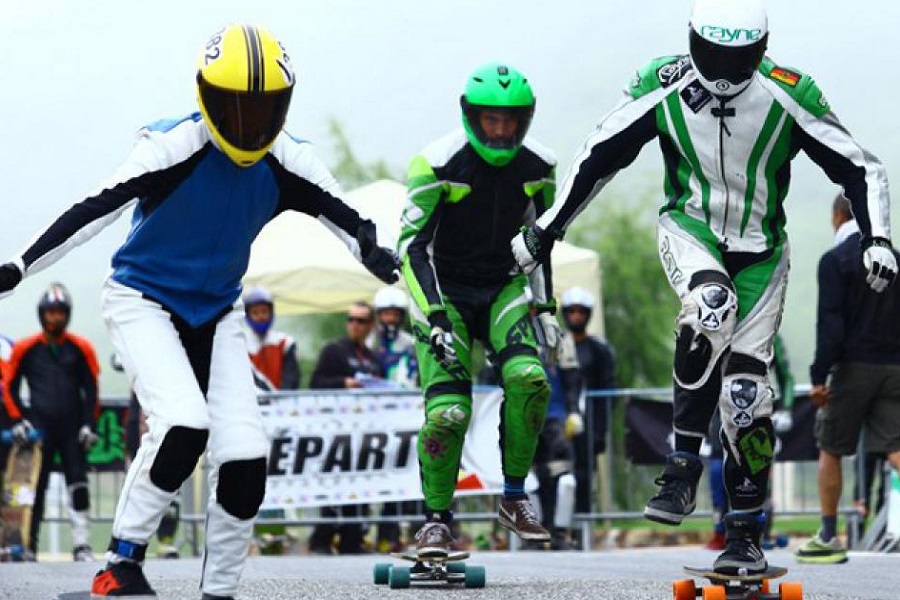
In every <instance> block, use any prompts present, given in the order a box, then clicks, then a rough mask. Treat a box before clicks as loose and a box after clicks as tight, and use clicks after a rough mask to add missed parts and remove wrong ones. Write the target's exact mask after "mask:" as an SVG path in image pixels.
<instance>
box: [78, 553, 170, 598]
mask: <svg viewBox="0 0 900 600" xmlns="http://www.w3.org/2000/svg"><path fill="white" fill-rule="evenodd" d="M103 598H133V599H135V600H151V599H155V598H156V592H154V591H153V588H151V587H150V583H149V582H148V581H147V578H146V577H144V570H143V569H142V568H141V565H139V564H137V563H136V562H131V561H126V560H123V561H121V562H118V563H115V564H113V563H108V564H107V565H106V568H105V569H102V570H100V571H97V574H96V575H95V576H94V583H93V584H92V585H91V600H102V599H103Z"/></svg>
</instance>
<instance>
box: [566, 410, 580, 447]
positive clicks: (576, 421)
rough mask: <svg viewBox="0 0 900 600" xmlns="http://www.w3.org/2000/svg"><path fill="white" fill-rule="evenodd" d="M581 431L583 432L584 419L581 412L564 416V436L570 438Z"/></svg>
mask: <svg viewBox="0 0 900 600" xmlns="http://www.w3.org/2000/svg"><path fill="white" fill-rule="evenodd" d="M582 432H584V419H583V418H582V417H581V413H577V412H573V413H569V416H568V417H566V438H568V439H570V440H571V439H572V438H573V437H575V436H576V435H581V434H582Z"/></svg>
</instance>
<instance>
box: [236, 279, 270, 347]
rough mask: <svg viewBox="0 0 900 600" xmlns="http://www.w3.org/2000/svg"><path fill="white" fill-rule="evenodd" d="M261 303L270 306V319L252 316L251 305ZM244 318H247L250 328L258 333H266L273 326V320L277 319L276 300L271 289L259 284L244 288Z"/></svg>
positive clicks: (262, 334)
mask: <svg viewBox="0 0 900 600" xmlns="http://www.w3.org/2000/svg"><path fill="white" fill-rule="evenodd" d="M260 304H262V305H265V306H268V307H269V317H268V319H261V320H257V319H253V318H251V316H250V309H251V307H253V306H258V305H260ZM244 318H245V319H246V320H247V324H248V325H249V326H250V329H252V330H253V331H255V332H256V334H257V335H259V336H264V335H266V333H267V332H268V331H269V328H271V327H272V322H273V321H274V320H275V302H274V300H273V299H272V294H271V293H269V290H267V289H266V288H264V287H259V286H254V287H250V288H247V289H246V290H244Z"/></svg>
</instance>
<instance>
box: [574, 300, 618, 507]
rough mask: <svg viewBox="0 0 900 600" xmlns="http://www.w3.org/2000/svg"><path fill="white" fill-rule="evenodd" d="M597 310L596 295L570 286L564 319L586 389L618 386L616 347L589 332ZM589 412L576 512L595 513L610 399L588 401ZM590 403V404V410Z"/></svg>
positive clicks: (578, 452)
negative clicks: (595, 489) (595, 470)
mask: <svg viewBox="0 0 900 600" xmlns="http://www.w3.org/2000/svg"><path fill="white" fill-rule="evenodd" d="M593 312H594V297H593V296H592V295H591V293H590V292H588V291H587V290H585V289H583V288H580V287H573V288H569V289H567V290H566V291H565V293H563V296H562V313H563V320H564V321H565V323H566V329H568V330H569V331H570V332H571V334H572V339H573V340H574V342H575V350H576V352H577V353H578V364H579V366H580V368H581V379H582V381H583V384H584V389H585V390H590V391H594V390H609V389H613V388H615V387H616V358H615V354H614V352H613V349H612V346H610V345H609V343H608V342H606V341H605V340H601V339H599V338H597V337H594V336H592V335H589V334H588V333H587V326H588V323H589V322H590V320H591V316H592V315H593ZM586 402H587V403H589V404H586V406H585V409H586V410H585V411H584V412H585V414H586V415H588V416H589V419H588V423H587V427H590V428H591V433H592V437H593V444H592V447H591V448H590V449H589V448H588V436H587V432H582V433H581V434H579V435H576V436H575V438H574V439H573V442H574V445H575V479H576V481H577V488H576V492H575V512H579V513H585V512H591V508H592V506H591V495H592V489H591V481H592V478H593V473H592V472H591V471H592V469H593V468H594V465H596V464H597V463H596V456H597V455H598V454H600V453H603V452H605V451H606V432H607V429H608V428H609V415H608V412H609V410H608V409H609V406H610V404H609V402H610V399H609V398H599V399H596V398H595V399H590V400H586ZM588 406H589V407H590V408H589V409H588Z"/></svg>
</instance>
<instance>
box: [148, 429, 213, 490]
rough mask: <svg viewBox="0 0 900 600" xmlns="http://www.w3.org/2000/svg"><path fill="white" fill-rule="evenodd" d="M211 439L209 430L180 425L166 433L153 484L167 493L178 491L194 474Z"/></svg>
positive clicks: (159, 453) (151, 470)
mask: <svg viewBox="0 0 900 600" xmlns="http://www.w3.org/2000/svg"><path fill="white" fill-rule="evenodd" d="M208 439H209V430H208V429H194V428H192V427H183V426H181V425H176V426H175V427H173V428H172V429H170V430H169V431H168V432H166V437H164V438H163V441H162V444H160V445H159V450H157V452H156V458H154V459H153V466H151V467H150V481H151V482H153V485H155V486H156V487H158V488H159V489H161V490H165V491H167V492H174V491H175V490H177V489H178V488H179V487H180V486H181V484H182V483H184V480H185V479H187V478H188V477H190V475H191V473H192V472H193V471H194V467H196V466H197V461H198V460H199V459H200V455H201V454H203V451H204V450H206V441H207V440H208Z"/></svg>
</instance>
